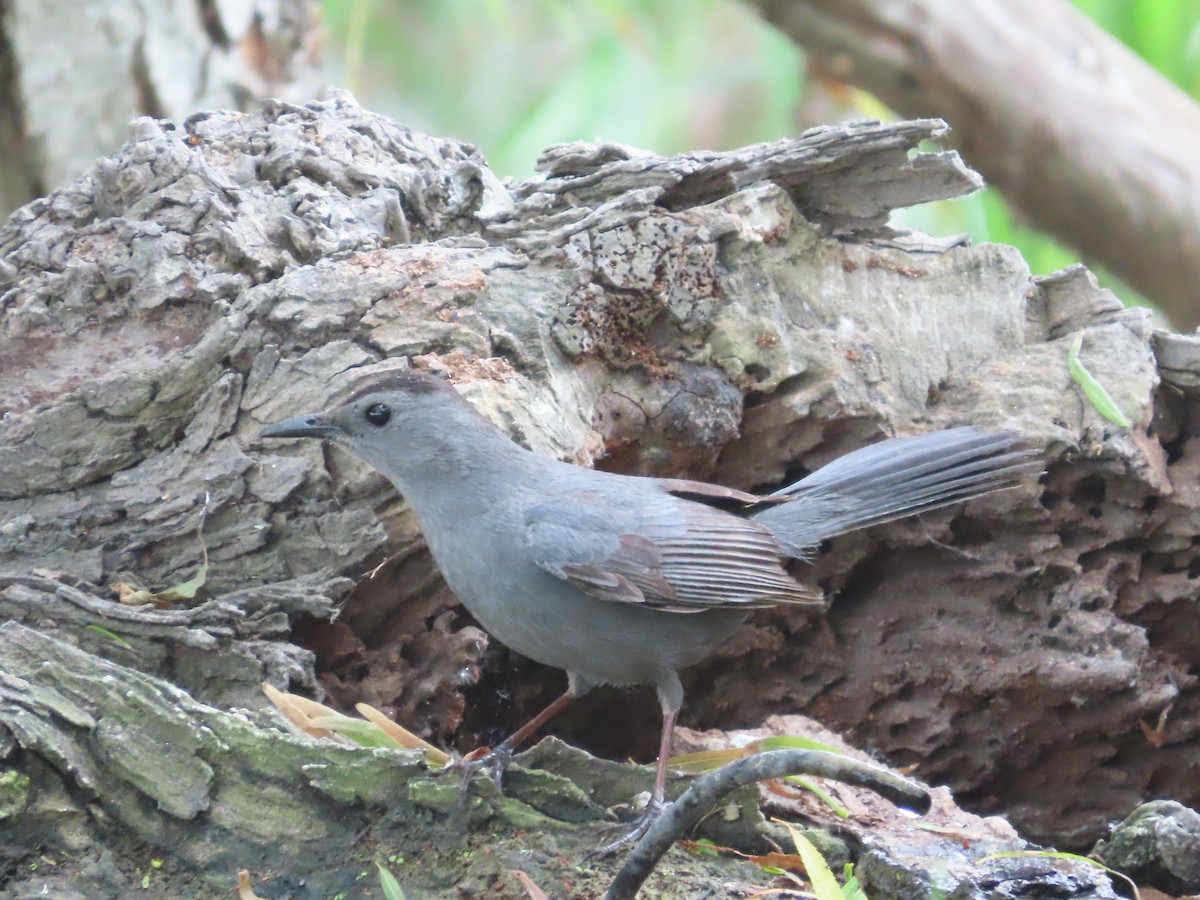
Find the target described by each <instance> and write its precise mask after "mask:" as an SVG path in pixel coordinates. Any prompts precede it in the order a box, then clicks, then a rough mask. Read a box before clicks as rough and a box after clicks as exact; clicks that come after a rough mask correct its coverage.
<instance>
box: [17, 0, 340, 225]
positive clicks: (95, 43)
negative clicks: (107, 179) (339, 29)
mask: <svg viewBox="0 0 1200 900" xmlns="http://www.w3.org/2000/svg"><path fill="white" fill-rule="evenodd" d="M317 25H318V20H317V16H316V10H315V4H314V3H313V2H312V0H252V2H249V3H221V2H216V0H160V2H154V3H142V2H139V0H106V2H103V3H71V2H62V0H7V2H5V3H4V4H3V6H2V7H0V157H2V158H3V159H4V167H3V168H0V214H3V215H8V213H10V212H11V211H12V210H13V209H15V208H16V207H18V206H20V205H22V204H24V203H28V202H29V201H30V200H32V199H33V198H35V197H39V196H41V195H43V194H45V193H46V192H47V191H48V190H49V189H50V188H52V187H56V186H58V185H60V184H64V183H65V182H67V181H69V180H71V179H74V178H76V177H78V176H79V174H80V173H82V172H83V171H84V170H85V169H87V168H88V167H89V166H90V165H91V164H92V162H93V161H94V160H95V159H96V157H98V156H103V155H105V154H108V153H111V152H112V151H113V150H114V149H116V148H117V147H118V146H120V144H121V143H122V141H123V140H124V135H125V126H126V123H127V122H128V121H129V120H130V119H132V118H134V117H135V116H139V115H149V116H172V117H175V118H177V119H182V118H184V117H185V116H187V115H188V114H189V113H192V112H194V111H195V110H197V109H245V108H247V106H249V105H252V103H253V98H256V97H263V96H283V97H290V98H298V97H306V96H311V94H312V91H313V90H315V89H316V88H317V87H318V86H319V80H318V78H317V67H316V60H315V53H314V48H315V47H316V44H317V34H316V29H317Z"/></svg>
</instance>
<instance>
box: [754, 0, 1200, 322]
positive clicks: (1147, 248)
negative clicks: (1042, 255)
mask: <svg viewBox="0 0 1200 900" xmlns="http://www.w3.org/2000/svg"><path fill="white" fill-rule="evenodd" d="M751 5H752V6H755V7H757V8H758V9H759V10H761V12H762V14H763V16H764V17H765V18H766V19H767V20H768V21H770V22H771V23H772V24H774V25H776V26H777V27H778V28H779V29H780V30H782V31H783V32H784V33H786V34H787V35H789V36H790V37H792V38H793V39H794V40H795V41H796V42H797V43H798V44H800V45H801V46H803V47H804V49H805V52H807V53H808V54H809V55H810V57H811V58H812V59H813V60H815V61H817V62H819V63H820V65H821V66H822V67H823V68H824V69H825V70H826V71H828V72H830V73H831V74H833V75H834V76H835V77H837V78H838V79H840V80H843V81H846V82H848V83H851V84H855V85H858V86H859V87H862V88H865V89H866V90H868V91H870V92H871V93H873V94H875V95H876V96H878V97H879V98H880V99H881V100H883V101H884V102H885V103H887V105H888V106H890V107H891V108H892V109H895V110H897V111H899V112H900V113H901V114H903V115H908V116H940V117H942V118H944V119H946V120H947V121H948V122H949V123H950V124H951V125H952V126H953V128H954V138H953V140H954V142H955V144H956V146H958V147H959V148H960V149H961V150H962V152H963V155H964V156H965V157H966V159H967V161H968V162H969V163H970V164H971V165H972V166H977V167H978V168H979V170H980V171H981V172H982V173H983V175H984V177H986V178H987V180H988V183H989V184H991V185H994V186H995V187H997V188H999V189H1000V191H1001V192H1003V194H1004V196H1005V198H1006V199H1007V200H1008V202H1009V203H1010V204H1012V206H1013V207H1014V208H1015V209H1017V210H1019V211H1020V213H1021V215H1022V216H1023V217H1025V218H1026V219H1028V220H1029V221H1031V222H1032V223H1033V224H1034V225H1036V226H1038V227H1039V228H1042V229H1044V230H1045V231H1047V232H1049V233H1050V234H1053V235H1055V236H1056V237H1058V238H1059V239H1060V240H1062V241H1063V242H1065V243H1067V244H1069V245H1071V246H1074V247H1077V248H1078V249H1079V250H1080V251H1081V252H1082V253H1084V254H1085V255H1086V256H1087V257H1088V258H1090V259H1093V260H1096V261H1097V262H1099V263H1102V264H1103V265H1104V266H1106V267H1107V268H1108V269H1110V270H1111V271H1112V272H1114V273H1116V274H1117V275H1119V276H1120V277H1121V278H1123V279H1124V280H1125V281H1127V282H1128V283H1129V284H1131V285H1132V286H1133V287H1135V288H1137V289H1138V290H1139V291H1141V292H1142V293H1143V294H1145V295H1146V296H1147V297H1150V298H1151V299H1152V300H1154V302H1155V303H1156V304H1158V305H1159V306H1160V307H1161V308H1162V310H1163V311H1164V312H1165V313H1166V314H1167V315H1168V316H1169V317H1170V318H1171V321H1172V322H1174V323H1175V325H1176V326H1177V327H1178V328H1180V329H1181V330H1191V329H1193V328H1195V327H1196V325H1197V324H1200V303H1197V300H1196V283H1197V280H1198V279H1200V253H1198V252H1197V248H1198V247H1200V200H1197V198H1198V197H1200V183H1198V180H1197V179H1198V176H1197V174H1196V166H1195V164H1194V161H1195V160H1196V158H1197V157H1198V156H1200V107H1197V105H1196V104H1195V102H1193V100H1192V99H1191V98H1190V97H1188V96H1187V95H1186V94H1185V93H1184V92H1183V91H1181V90H1179V89H1178V88H1177V87H1175V86H1174V85H1173V84H1171V83H1170V82H1169V81H1167V79H1165V78H1163V77H1162V76H1161V75H1159V74H1158V73H1157V72H1155V71H1154V70H1153V69H1152V68H1150V66H1148V65H1147V64H1146V63H1145V62H1144V61H1142V60H1141V59H1139V58H1138V57H1137V56H1136V55H1135V54H1134V53H1132V52H1131V51H1130V50H1129V49H1128V48H1126V47H1125V46H1123V45H1122V44H1121V43H1120V42H1119V41H1117V40H1116V39H1114V38H1113V37H1112V36H1111V35H1109V34H1107V33H1106V32H1104V31H1103V30H1102V29H1101V28H1099V27H1098V26H1096V25H1095V24H1094V23H1093V22H1091V21H1090V20H1089V19H1088V18H1087V17H1086V16H1084V15H1083V14H1082V13H1080V12H1079V11H1078V10H1076V9H1075V8H1074V7H1073V6H1072V5H1071V4H1070V3H1067V2H1065V0H1019V2H1016V0H966V2H956V3H942V2H938V0H903V2H894V0H891V2H886V3H882V2H878V0H850V2H846V0H752V2H751Z"/></svg>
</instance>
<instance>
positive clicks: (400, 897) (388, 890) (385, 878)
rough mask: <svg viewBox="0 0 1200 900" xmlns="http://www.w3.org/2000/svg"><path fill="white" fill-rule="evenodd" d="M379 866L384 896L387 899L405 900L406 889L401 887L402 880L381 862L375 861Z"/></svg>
mask: <svg viewBox="0 0 1200 900" xmlns="http://www.w3.org/2000/svg"><path fill="white" fill-rule="evenodd" d="M375 865H377V866H379V886H380V887H381V888H383V896H384V897H386V898H387V900H404V891H403V890H401V888H400V882H398V881H397V880H396V876H395V875H393V874H392V873H391V872H390V871H389V870H388V869H387V868H386V867H385V866H384V865H383V863H381V862H377V863H375Z"/></svg>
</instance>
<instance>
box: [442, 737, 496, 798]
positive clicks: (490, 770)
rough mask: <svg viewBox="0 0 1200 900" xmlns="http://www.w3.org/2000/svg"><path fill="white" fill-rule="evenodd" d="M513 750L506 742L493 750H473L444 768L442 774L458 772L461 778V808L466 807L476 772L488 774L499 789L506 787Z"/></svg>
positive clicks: (459, 791)
mask: <svg viewBox="0 0 1200 900" xmlns="http://www.w3.org/2000/svg"><path fill="white" fill-rule="evenodd" d="M512 758H513V748H512V747H511V746H510V745H509V744H508V742H507V741H506V742H504V743H502V744H500V745H499V746H497V747H493V748H492V749H490V750H488V749H479V750H473V751H471V752H470V753H468V754H467V755H466V756H464V757H462V758H461V759H456V760H455V761H454V762H452V763H450V764H449V765H448V766H444V767H443V768H442V770H441V771H442V772H458V773H459V777H460V779H461V780H460V782H459V789H458V803H459V806H462V807H466V804H467V795H468V794H469V793H470V790H471V779H472V778H474V777H475V773H476V772H486V773H487V774H488V775H489V776H490V777H491V779H492V781H494V782H495V783H496V787H497V788H502V787H503V785H504V772H505V770H506V769H507V768H508V764H509V763H511V762H512Z"/></svg>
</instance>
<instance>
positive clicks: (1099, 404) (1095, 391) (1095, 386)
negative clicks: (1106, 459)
mask: <svg viewBox="0 0 1200 900" xmlns="http://www.w3.org/2000/svg"><path fill="white" fill-rule="evenodd" d="M1082 348H1083V332H1082V331H1080V332H1079V333H1078V334H1076V335H1075V340H1073V341H1071V347H1070V349H1069V350H1067V371H1068V372H1070V373H1071V378H1072V379H1074V381H1075V383H1076V384H1077V385H1079V389H1080V390H1082V391H1083V395H1084V396H1085V397H1087V398H1088V401H1089V402H1090V403H1091V404H1092V406H1093V407H1095V409H1096V412H1098V413H1100V415H1102V416H1104V418H1106V419H1108V421H1110V422H1112V423H1113V424H1114V425H1118V426H1120V427H1121V428H1129V427H1130V422H1129V420H1128V419H1127V418H1125V414H1124V413H1122V412H1121V408H1120V407H1119V406H1117V404H1116V402H1115V401H1114V400H1113V398H1112V397H1111V396H1109V393H1108V391H1106V390H1105V389H1104V386H1103V385H1102V384H1100V382H1098V381H1097V380H1096V378H1095V376H1094V375H1092V373H1091V372H1089V371H1088V370H1087V368H1086V367H1085V366H1084V364H1083V363H1082V362H1080V361H1079V351H1080V350H1081V349H1082Z"/></svg>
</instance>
